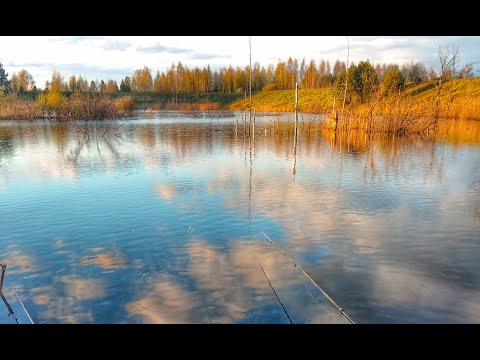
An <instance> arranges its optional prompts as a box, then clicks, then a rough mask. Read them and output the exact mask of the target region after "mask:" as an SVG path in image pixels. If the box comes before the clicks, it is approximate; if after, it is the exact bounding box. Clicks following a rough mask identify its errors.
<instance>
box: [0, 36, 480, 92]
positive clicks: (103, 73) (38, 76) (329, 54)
mask: <svg viewBox="0 0 480 360" xmlns="http://www.w3.org/2000/svg"><path fill="white" fill-rule="evenodd" d="M349 42H350V61H353V62H355V63H358V62H359V61H361V60H366V59H369V60H370V61H371V62H374V63H376V62H387V63H403V62H406V61H411V60H414V61H416V60H420V61H423V62H425V63H426V65H427V66H434V67H435V66H437V65H438V64H437V63H438V59H437V51H438V46H439V45H447V44H458V45H459V46H460V53H461V62H462V63H466V62H476V61H480V56H479V55H478V50H477V49H478V48H479V47H480V37H479V36H464V37H459V36H457V37H448V36H442V37H440V36H433V37H427V36H408V37H407V36H382V37H372V36H366V37H364V36H352V37H349ZM0 49H1V50H2V52H1V54H0V62H2V63H3V64H4V66H5V68H6V71H7V72H8V73H9V74H10V75H11V74H12V73H13V72H17V71H19V70H21V69H22V68H25V69H27V70H28V71H29V72H30V73H31V74H32V75H33V77H34V79H35V81H36V83H37V85H38V86H40V87H43V85H44V83H45V80H48V79H49V77H50V76H51V73H52V72H53V70H54V69H56V70H59V71H60V72H61V73H62V74H63V76H64V77H65V78H68V77H69V76H70V75H71V74H73V73H75V74H77V75H78V74H82V75H84V76H86V77H87V78H88V80H92V79H108V78H112V79H113V80H116V81H117V82H119V81H120V80H121V78H123V77H124V76H126V75H131V73H132V72H133V71H134V70H135V69H138V68H141V67H143V66H144V65H146V66H148V67H149V68H151V69H152V70H153V71H154V72H156V71H157V70H160V71H165V70H166V69H167V68H169V67H170V66H171V65H172V64H176V63H178V62H179V61H180V62H182V63H183V64H184V65H188V66H190V67H195V66H199V67H203V66H207V65H210V67H211V68H212V69H215V68H218V67H220V66H229V65H232V66H233V67H236V66H240V67H244V66H246V65H248V63H249V37H248V36H193V37H192V36H155V37H154V36H147V37H142V36H122V37H120V36H119V37H115V36H108V37H103V36H94V37H79V36H70V37H38V36H35V37H29V36H15V37H14V36H2V37H0ZM290 56H291V57H292V58H296V59H298V60H299V61H301V60H302V59H303V58H305V60H306V61H307V62H308V61H310V60H312V59H313V60H315V61H316V62H317V63H318V61H319V60H320V59H321V58H324V59H326V60H329V61H330V63H331V64H333V63H334V62H335V60H336V59H340V60H343V61H345V60H346V58H347V37H346V36H254V37H252V62H257V61H258V62H259V63H260V64H261V65H263V66H267V65H268V64H273V65H276V63H277V61H278V60H285V61H286V60H287V59H288V58H289V57H290ZM72 64H76V66H72Z"/></svg>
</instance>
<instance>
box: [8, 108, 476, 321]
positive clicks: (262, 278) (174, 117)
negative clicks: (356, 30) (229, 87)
mask: <svg viewBox="0 0 480 360" xmlns="http://www.w3.org/2000/svg"><path fill="white" fill-rule="evenodd" d="M239 116H240V115H238V114H237V115H236V116H235V117H231V118H187V117H184V116H182V115H181V114H178V113H152V114H148V113H145V114H143V113H140V114H137V115H136V116H135V117H134V118H132V119H128V120H121V121H115V122H108V123H107V124H108V127H107V125H105V124H106V123H102V122H88V123H82V122H79V123H78V125H79V126H80V127H81V128H82V129H84V131H85V132H88V134H89V138H88V139H87V138H86V137H85V136H84V135H83V134H82V133H81V132H79V131H78V130H77V128H76V127H75V126H74V125H73V124H70V125H65V124H60V123H52V122H48V121H36V122H26V121H3V122H0V263H5V264H7V266H8V268H7V274H8V275H9V276H10V279H11V280H12V281H13V284H14V285H15V287H16V290H17V292H18V295H19V297H20V299H21V300H22V301H23V303H24V305H25V307H26V309H27V310H28V312H29V314H30V316H31V317H32V319H33V321H34V322H35V323H290V322H293V323H348V321H347V320H346V318H345V317H343V316H340V313H339V311H338V309H337V308H335V307H334V306H333V305H332V304H331V303H330V302H329V301H328V300H327V299H326V298H325V296H323V294H322V293H321V292H320V290H318V289H317V288H316V287H315V286H313V284H312V283H311V282H310V281H309V280H308V279H307V278H306V277H305V276H304V275H303V274H301V273H300V272H299V270H297V269H296V268H295V267H294V265H293V264H292V263H291V262H290V261H289V260H288V259H287V258H286V257H285V256H284V255H283V254H282V253H281V252H280V251H279V250H278V249H277V248H276V247H275V246H273V245H272V244H270V243H269V242H268V241H267V239H266V237H265V236H264V235H263V234H262V232H263V233H265V234H266V235H267V236H268V237H269V238H271V239H272V240H273V241H274V242H275V244H277V245H278V246H279V247H280V248H281V249H282V250H283V251H284V252H285V253H286V254H287V255H288V256H289V257H290V258H292V259H293V261H295V262H296V263H297V264H298V266H300V267H301V268H302V269H303V270H304V271H305V272H306V273H307V274H308V275H309V276H310V277H311V278H312V279H313V280H314V281H315V282H316V283H317V284H318V285H319V286H320V287H321V288H322V289H323V290H324V291H325V292H326V293H328V295H329V296H330V297H331V298H332V299H333V300H334V301H335V302H336V303H337V304H338V305H339V306H340V307H342V308H343V309H345V311H346V313H347V314H348V316H349V317H350V318H352V319H353V320H354V321H355V322H356V323H479V322H480V301H479V299H480V124H478V123H475V122H473V123H470V122H457V123H456V124H451V125H449V127H447V128H445V129H444V130H441V131H440V132H439V134H438V135H437V136H436V137H432V136H430V137H421V136H404V137H398V136H396V137H393V136H386V135H382V136H375V137H372V138H369V137H368V135H365V134H357V135H355V134H352V135H350V136H340V135H338V136H334V135H333V134H332V133H329V132H323V131H322V129H321V127H318V126H315V125H316V124H317V123H318V121H319V117H318V116H317V117H315V118H312V116H307V115H302V116H301V122H302V126H301V128H300V129H301V130H300V134H299V137H298V145H297V148H296V151H295V152H294V148H293V145H294V139H293V135H292V132H291V131H289V132H287V131H278V132H275V128H276V125H275V119H276V118H275V117H259V118H258V119H257V124H256V134H255V142H254V145H253V144H252V142H250V141H249V138H248V137H247V138H244V136H243V125H242V122H241V118H240V117H239ZM282 118H283V119H291V120H292V121H293V115H292V114H282V116H281V117H280V119H282ZM239 119H240V120H239ZM237 120H238V121H239V125H238V128H237V132H236V131H235V127H236V125H235V124H236V121H237ZM308 124H310V125H312V124H313V127H312V130H311V131H310V133H308V131H307V130H306V129H307V127H308ZM441 129H442V128H441ZM10 285H11V284H10V282H9V281H8V278H6V279H5V282H4V290H3V292H4V294H5V297H6V299H7V301H8V302H9V303H10V305H11V306H12V308H13V310H14V311H15V314H14V315H15V316H16V317H17V318H18V320H19V322H20V323H27V322H28V318H27V317H26V315H25V312H24V311H23V309H22V308H21V304H20V303H19V302H18V300H17V298H16V297H15V294H14V292H13V290H12V287H11V286H10ZM14 322H15V320H14V318H13V317H12V316H8V311H7V308H6V307H5V306H4V305H3V303H2V302H0V323H14Z"/></svg>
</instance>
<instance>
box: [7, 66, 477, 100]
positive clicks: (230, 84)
mask: <svg viewBox="0 0 480 360" xmlns="http://www.w3.org/2000/svg"><path fill="white" fill-rule="evenodd" d="M361 63H368V64H369V65H370V66H371V68H372V70H373V71H374V73H375V77H376V81H377V82H382V81H383V80H384V77H385V76H386V75H387V74H388V72H389V70H390V69H391V68H392V67H396V68H398V70H399V72H400V74H401V77H402V78H403V80H404V81H405V82H412V83H420V82H424V81H429V80H434V79H436V78H437V77H438V75H437V73H436V72H435V70H434V69H433V68H431V67H430V68H428V69H427V67H426V66H425V64H424V63H422V62H420V61H417V62H414V61H412V62H409V63H405V64H403V65H402V66H399V65H397V64H385V63H384V64H379V63H377V64H371V63H370V62H369V61H368V60H367V61H361V62H359V63H358V64H359V65H360V64H361ZM350 65H353V67H355V66H357V65H356V64H353V63H350ZM350 67H351V66H349V68H350ZM346 70H347V69H346V64H345V62H344V61H340V60H338V59H337V60H336V61H335V63H334V64H333V66H331V64H330V62H329V61H328V60H324V59H320V61H319V62H318V63H317V62H316V61H315V60H311V61H310V62H308V63H307V62H306V61H305V59H303V60H302V61H298V60H297V59H293V58H291V57H290V58H289V59H288V60H287V61H286V62H285V61H280V60H279V61H278V63H277V65H276V66H274V65H271V64H270V65H268V66H267V67H264V66H261V65H260V64H259V63H258V62H256V63H254V65H253V69H252V91H254V92H258V91H261V90H266V91H268V90H291V89H294V88H295V82H296V79H299V85H300V88H302V89H318V88H328V87H332V86H333V85H334V84H335V83H337V82H338V81H339V79H340V78H341V77H342V74H344V73H346ZM2 74H3V76H2ZM452 75H453V76H454V77H455V78H469V77H474V73H473V65H472V64H464V65H463V66H458V65H457V69H455V70H453V74H450V77H452ZM7 76H8V74H6V73H5V70H4V69H3V67H2V65H1V63H0V91H1V90H3V91H7V92H8V91H10V92H14V93H22V92H29V91H33V92H35V91H37V87H36V85H35V81H34V79H33V77H32V75H31V74H30V73H29V72H28V71H27V70H25V69H23V70H21V71H19V72H18V73H13V74H12V76H11V79H10V80H8V77H7ZM249 78H250V67H248V66H247V67H245V68H243V69H242V68H240V67H235V68H233V67H232V66H229V67H222V68H220V69H218V70H212V69H211V68H210V66H207V67H203V68H199V67H194V68H190V67H188V66H185V65H183V64H182V63H181V62H178V64H176V65H174V64H172V65H171V66H170V68H169V69H168V70H166V71H165V72H160V71H157V72H156V73H155V74H154V73H153V72H152V70H151V69H150V68H148V67H146V66H144V67H143V68H142V69H137V70H135V71H134V72H133V74H132V75H129V76H125V78H123V79H122V80H121V82H120V84H117V82H116V81H115V80H111V79H106V80H103V79H102V80H97V81H94V80H91V81H88V79H87V78H86V77H85V76H82V75H71V76H70V77H68V79H65V78H64V76H63V75H62V74H60V73H59V72H58V71H54V72H53V74H52V77H51V79H50V80H49V81H47V82H46V84H45V90H48V91H59V92H64V93H65V92H101V93H103V92H109V93H111V92H153V93H186V94H188V93H208V92H222V93H235V92H236V93H243V92H245V91H248V90H249Z"/></svg>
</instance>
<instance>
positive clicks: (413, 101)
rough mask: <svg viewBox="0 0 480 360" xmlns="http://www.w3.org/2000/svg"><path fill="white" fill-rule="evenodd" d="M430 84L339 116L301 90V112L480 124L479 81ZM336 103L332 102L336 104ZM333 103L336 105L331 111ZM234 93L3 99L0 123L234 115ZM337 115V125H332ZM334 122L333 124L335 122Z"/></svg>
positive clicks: (263, 101) (353, 106) (399, 128)
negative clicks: (163, 113) (155, 114)
mask: <svg viewBox="0 0 480 360" xmlns="http://www.w3.org/2000/svg"><path fill="white" fill-rule="evenodd" d="M438 87H439V85H438V83H435V82H434V81H428V82H424V83H421V84H416V85H415V84H411V85H407V86H405V89H404V90H403V91H399V92H395V93H393V94H388V95H385V93H384V92H383V93H382V92H381V89H379V90H378V91H377V93H376V94H373V95H372V96H371V98H370V100H369V101H367V102H363V103H359V102H358V101H349V102H348V103H347V104H346V106H345V108H344V110H343V117H342V116H341V112H342V110H341V106H339V104H341V100H342V97H341V96H339V98H336V92H335V89H333V88H320V89H300V90H299V105H298V107H299V112H301V113H312V114H327V115H328V117H327V119H326V120H325V123H324V128H327V129H329V128H330V129H334V128H335V126H337V129H340V130H363V131H367V132H394V133H407V132H409V133H422V132H425V131H429V130H434V129H435V128H437V125H438V119H466V120H480V78H472V79H455V80H447V81H445V82H444V83H443V86H442V88H441V89H440V91H438ZM335 103H336V104H335ZM334 105H336V106H335V107H334ZM248 107H249V100H248V99H247V100H245V97H244V94H238V93H205V94H155V93H133V92H132V93H121V92H117V93H88V92H87V93H61V92H56V91H50V92H38V93H37V94H32V93H28V94H22V95H15V94H12V95H7V96H3V97H1V98H0V119H12V120H14V119H17V120H34V119H54V120H80V119H82V120H99V119H115V118H122V117H126V116H130V115H131V114H132V112H133V110H144V111H155V110H179V111H182V112H184V113H185V114H186V115H189V116H192V117H203V116H213V117H215V116H233V111H245V110H247V111H248ZM252 107H253V108H254V109H253V111H254V112H255V113H257V114H258V113H262V112H264V113H272V112H273V113H276V112H294V111H295V91H294V90H271V91H259V92H256V93H254V94H253V96H252ZM335 116H336V117H337V121H335ZM335 122H337V124H335Z"/></svg>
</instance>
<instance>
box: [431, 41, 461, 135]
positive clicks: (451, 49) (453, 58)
mask: <svg viewBox="0 0 480 360" xmlns="http://www.w3.org/2000/svg"><path fill="white" fill-rule="evenodd" d="M459 53H460V50H459V47H458V46H456V45H450V46H447V47H446V48H443V47H441V46H440V47H439V49H438V57H439V60H440V74H439V78H438V85H437V86H438V89H437V100H436V106H435V120H434V125H435V128H436V127H437V122H438V115H439V113H440V95H441V91H442V87H443V84H444V82H445V81H446V80H447V79H448V77H449V76H450V75H451V76H452V86H451V87H450V93H449V102H448V109H449V108H450V104H451V102H452V100H453V97H452V93H453V81H454V77H455V63H457V62H458V58H459ZM447 113H448V110H447Z"/></svg>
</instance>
